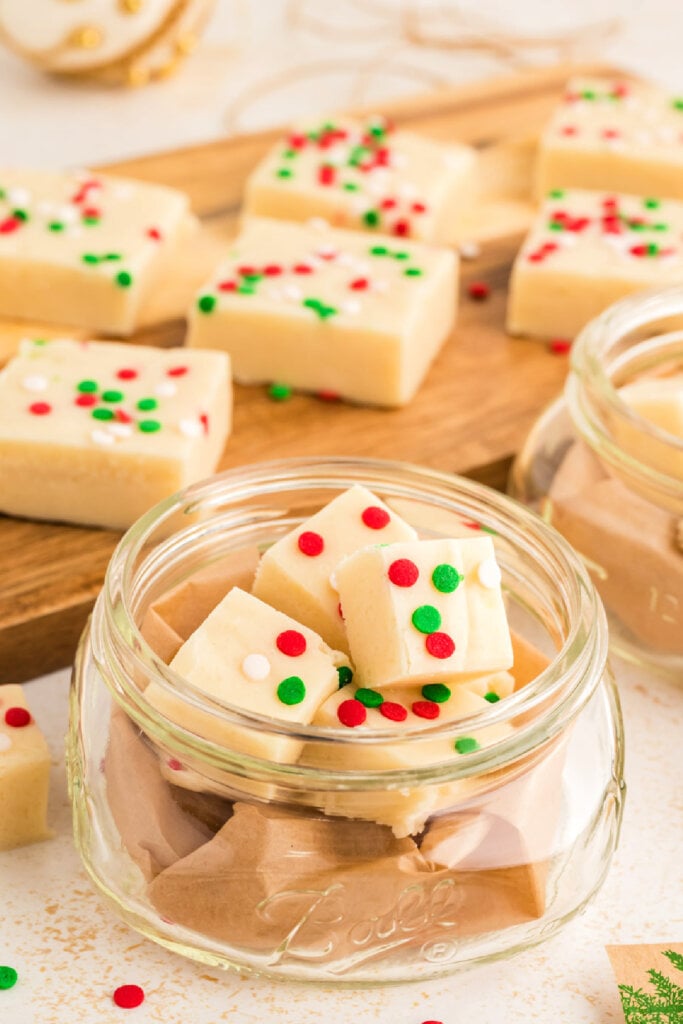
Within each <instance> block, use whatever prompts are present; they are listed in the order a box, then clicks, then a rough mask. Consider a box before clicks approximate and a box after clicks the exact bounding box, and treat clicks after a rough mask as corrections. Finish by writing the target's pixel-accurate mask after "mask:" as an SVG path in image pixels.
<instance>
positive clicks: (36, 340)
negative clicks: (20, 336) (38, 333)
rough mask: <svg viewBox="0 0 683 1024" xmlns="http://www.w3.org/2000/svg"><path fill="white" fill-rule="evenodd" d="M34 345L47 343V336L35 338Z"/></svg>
mask: <svg viewBox="0 0 683 1024" xmlns="http://www.w3.org/2000/svg"><path fill="white" fill-rule="evenodd" d="M32 344H33V345H47V338H33V339H32Z"/></svg>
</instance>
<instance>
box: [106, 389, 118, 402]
mask: <svg viewBox="0 0 683 1024" xmlns="http://www.w3.org/2000/svg"><path fill="white" fill-rule="evenodd" d="M102 401H103V402H122V401H123V391H103V392H102Z"/></svg>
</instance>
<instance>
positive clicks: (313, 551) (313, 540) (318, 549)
mask: <svg viewBox="0 0 683 1024" xmlns="http://www.w3.org/2000/svg"><path fill="white" fill-rule="evenodd" d="M296 543H297V547H298V548H299V551H300V552H301V553H302V554H303V555H308V557H309V558H315V557H316V556H317V555H321V554H322V552H323V548H324V547H325V541H324V540H323V538H322V537H321V536H320V534H319V533H315V532H314V531H313V530H304V532H303V533H302V534H300V535H299V539H298V540H297V542H296Z"/></svg>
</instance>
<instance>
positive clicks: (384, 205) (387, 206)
mask: <svg viewBox="0 0 683 1024" xmlns="http://www.w3.org/2000/svg"><path fill="white" fill-rule="evenodd" d="M379 205H380V208H381V209H382V210H393V209H394V207H395V206H396V200H395V199H383V200H382V202H381V203H380V204H379Z"/></svg>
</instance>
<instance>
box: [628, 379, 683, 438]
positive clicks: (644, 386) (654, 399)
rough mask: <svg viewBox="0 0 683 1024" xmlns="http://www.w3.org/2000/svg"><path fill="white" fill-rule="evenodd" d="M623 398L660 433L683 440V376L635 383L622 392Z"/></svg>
mask: <svg viewBox="0 0 683 1024" xmlns="http://www.w3.org/2000/svg"><path fill="white" fill-rule="evenodd" d="M619 395H620V397H621V398H623V400H624V401H625V402H626V403H627V404H628V405H630V406H631V408H632V409H633V410H635V412H637V413H638V414H639V415H640V416H642V417H643V418H644V419H646V420H649V421H650V423H653V424H654V425H655V426H656V427H659V429H660V430H664V431H665V432H666V433H667V434H673V435H674V436H675V437H681V438H683V373H677V374H674V376H672V377H657V378H654V377H652V378H644V379H643V380H638V381H634V382H633V383H632V384H627V385H625V386H624V387H622V388H619Z"/></svg>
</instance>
